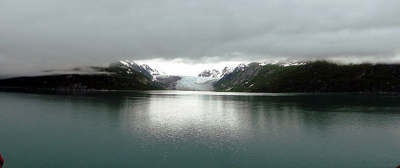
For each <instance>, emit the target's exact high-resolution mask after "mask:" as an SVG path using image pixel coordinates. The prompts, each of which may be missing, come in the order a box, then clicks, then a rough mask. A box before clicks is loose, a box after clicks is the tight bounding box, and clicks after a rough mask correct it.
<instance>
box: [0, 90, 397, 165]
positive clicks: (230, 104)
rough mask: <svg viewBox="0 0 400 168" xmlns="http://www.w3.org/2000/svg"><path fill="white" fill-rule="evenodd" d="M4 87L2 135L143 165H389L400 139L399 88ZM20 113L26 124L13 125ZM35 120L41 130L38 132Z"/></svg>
mask: <svg viewBox="0 0 400 168" xmlns="http://www.w3.org/2000/svg"><path fill="white" fill-rule="evenodd" d="M2 93H5V92H2ZM0 97H3V98H4V99H3V100H4V101H2V102H0V103H1V104H2V105H3V106H2V107H0V108H1V110H0V113H1V116H2V118H0V121H1V122H0V126H2V128H4V129H5V130H10V131H7V132H5V131H2V133H3V134H5V135H10V137H12V140H13V141H9V142H6V143H2V144H11V145H12V144H13V143H15V142H19V141H21V140H19V139H20V137H30V139H31V140H32V141H33V142H35V139H36V140H37V142H35V143H36V144H41V145H42V146H44V147H49V145H48V144H53V145H52V146H50V147H54V149H53V153H60V152H59V151H69V155H67V157H69V159H70V160H79V158H87V157H88V156H92V157H93V158H96V157H98V158H100V157H101V156H103V157H102V158H104V157H105V156H106V157H107V158H113V159H111V160H119V161H120V162H118V163H116V162H114V163H113V164H114V166H117V167H124V165H123V164H122V163H124V162H127V163H129V164H131V165H134V164H136V166H138V167H140V166H147V167H224V166H225V167H266V165H268V166H270V167H324V166H326V165H334V166H335V167H355V165H356V167H362V166H360V165H364V166H368V165H377V166H376V167H387V166H388V165H389V164H388V163H394V161H395V160H396V156H398V154H399V152H398V151H397V150H396V149H398V148H399V147H400V132H399V130H400V124H399V123H398V121H399V120H400V116H399V114H398V111H399V109H400V104H398V103H397V102H398V101H399V100H400V96H399V95H398V94H247V93H215V92H174V91H153V92H85V93H68V92H63V93H54V92H53V93H52V92H46V93H39V92H28V93H25V94H20V93H14V92H7V93H5V94H1V95H0ZM12 102H14V104H12ZM16 102H24V104H27V105H29V108H24V107H23V106H20V105H15V103H16ZM7 104H11V105H12V106H10V108H8V107H6V106H5V105H7ZM32 109H33V110H32ZM35 110H36V111H35ZM21 116H24V117H26V116H28V118H29V120H28V119H23V118H22V117H21ZM4 118H7V119H8V120H4ZM21 118H22V119H21ZM32 121H34V122H32ZM24 122H28V124H27V126H26V127H24V125H22V126H21V125H18V126H19V127H20V128H18V127H16V126H15V125H14V126H13V125H12V124H14V123H18V124H21V123H22V124H23V123H24ZM29 124H30V125H29ZM31 125H33V126H35V127H34V128H40V129H30V127H31ZM57 126H59V127H57ZM14 127H15V128H14ZM52 127H54V128H52ZM6 128H7V129H6ZM13 130H17V132H18V133H19V134H22V135H19V134H15V133H14V134H15V135H13ZM24 130H28V131H26V132H28V133H24ZM32 130H33V131H36V130H40V131H36V132H35V135H41V136H39V138H38V137H36V136H33V138H32V136H31V135H32V133H30V132H31V131H32ZM0 131H1V130H0ZM55 135H56V136H55ZM46 138H48V139H46ZM26 139H29V138H26ZM43 139H44V140H45V142H46V143H43ZM18 140H19V141H18ZM58 141H60V142H65V144H64V143H57V142H58ZM21 143H22V142H21ZM25 143H26V142H25ZM2 144H0V145H2ZM61 144H62V145H61ZM15 146H16V145H15ZM35 149H36V148H35ZM37 150H38V149H37ZM99 150H100V151H103V153H101V152H98V151H99ZM32 151H33V150H32ZM110 151H111V152H110ZM21 153H23V152H21ZM27 153H29V152H27ZM66 153H68V152H66ZM42 154H46V151H44V152H43V151H42ZM355 156H356V157H355ZM48 157H50V158H52V157H53V158H52V159H58V158H56V157H54V156H52V155H50V154H49V156H48ZM369 158H374V159H372V160H371V159H369ZM50 160H51V159H50ZM94 160H96V159H94ZM82 163H87V160H86V159H83V160H82ZM103 164H105V165H107V163H103ZM129 164H128V165H129ZM80 165H85V164H80ZM201 165H202V166H201ZM125 166H126V165H125ZM21 167H23V166H21ZM44 167H51V166H44ZM83 167H85V166H83ZM86 167H93V166H86ZM112 167H113V166H112Z"/></svg>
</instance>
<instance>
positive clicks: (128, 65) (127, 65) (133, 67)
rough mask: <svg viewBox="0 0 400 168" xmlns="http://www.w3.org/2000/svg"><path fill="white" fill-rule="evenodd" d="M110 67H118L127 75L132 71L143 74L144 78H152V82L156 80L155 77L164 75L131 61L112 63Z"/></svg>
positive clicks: (145, 65)
mask: <svg viewBox="0 0 400 168" xmlns="http://www.w3.org/2000/svg"><path fill="white" fill-rule="evenodd" d="M110 67H119V68H122V69H126V72H127V73H130V72H132V71H138V72H141V73H143V74H144V75H145V76H147V77H149V78H152V79H153V80H156V79H157V78H156V77H157V76H160V75H166V74H165V73H164V72H161V73H160V72H159V71H158V70H156V69H153V68H151V67H150V66H149V65H147V64H137V63H135V62H133V61H128V60H126V61H119V62H116V63H113V64H111V65H110Z"/></svg>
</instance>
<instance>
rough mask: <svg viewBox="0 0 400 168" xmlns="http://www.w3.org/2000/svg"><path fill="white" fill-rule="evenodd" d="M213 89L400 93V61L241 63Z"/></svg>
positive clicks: (276, 91)
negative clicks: (382, 62)
mask: <svg viewBox="0 0 400 168" xmlns="http://www.w3.org/2000/svg"><path fill="white" fill-rule="evenodd" d="M214 89H215V90H216V91H245V92H272V93H330V92H363V93H371V92H373V93H376V92H400V64H359V65H338V64H334V63H330V62H327V61H315V62H297V63H290V64H260V63H250V64H247V65H246V64H241V65H239V66H238V67H236V68H235V69H234V70H233V72H232V73H230V74H227V75H225V76H224V77H223V78H221V79H220V80H219V81H218V82H216V83H215V84H214Z"/></svg>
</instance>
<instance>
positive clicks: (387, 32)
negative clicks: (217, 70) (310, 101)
mask: <svg viewBox="0 0 400 168" xmlns="http://www.w3.org/2000/svg"><path fill="white" fill-rule="evenodd" d="M345 58H346V60H347V61H351V62H360V61H369V62H399V61H400V1H399V0H323V1H316V0H251V1H239V0H229V1H228V0H212V1H211V0H197V1H196V0H193V1H188V0H170V1H167V0H166V1H159V0H157V1H152V0H143V1H141V0H133V1H127V0H125V1H122V0H113V1H109V0H107V1H105V0H79V1H78V0H1V1H0V76H1V75H24V74H29V73H33V72H39V71H41V70H46V69H54V68H59V69H63V68H64V69H68V68H72V67H78V66H88V65H101V66H106V65H108V64H109V63H111V62H115V61H116V60H126V59H128V60H152V59H155V60H159V61H161V62H163V63H168V62H174V61H175V62H176V60H181V61H182V62H187V63H189V64H188V65H191V64H199V65H200V64H210V63H211V62H213V63H219V62H221V61H225V62H227V61H231V62H237V61H239V62H240V61H258V60H275V59H288V60H291V59H294V60H310V59H331V60H343V59H345ZM153 62H154V61H153Z"/></svg>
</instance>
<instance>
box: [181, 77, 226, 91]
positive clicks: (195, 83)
mask: <svg viewBox="0 0 400 168" xmlns="http://www.w3.org/2000/svg"><path fill="white" fill-rule="evenodd" d="M217 81H218V79H215V78H212V77H195V76H182V79H181V80H179V81H177V82H176V90H187V91H210V90H213V86H212V85H213V83H214V82H217Z"/></svg>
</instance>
